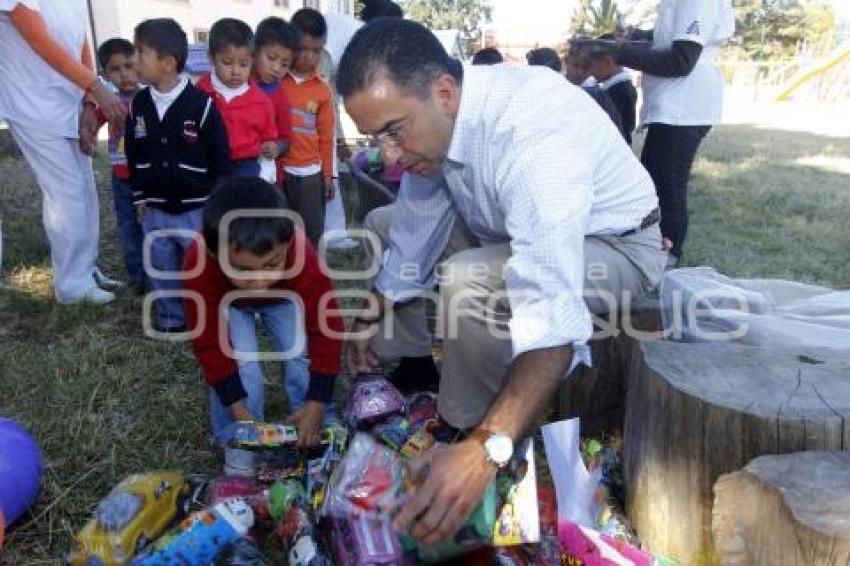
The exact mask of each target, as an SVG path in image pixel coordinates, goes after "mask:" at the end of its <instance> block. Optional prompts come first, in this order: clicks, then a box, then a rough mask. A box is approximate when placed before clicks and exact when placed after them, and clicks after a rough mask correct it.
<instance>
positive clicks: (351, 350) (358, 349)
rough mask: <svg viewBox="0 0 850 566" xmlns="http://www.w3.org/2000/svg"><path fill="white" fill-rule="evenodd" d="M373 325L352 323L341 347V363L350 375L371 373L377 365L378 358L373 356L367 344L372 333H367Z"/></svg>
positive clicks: (373, 353) (372, 351)
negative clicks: (342, 362)
mask: <svg viewBox="0 0 850 566" xmlns="http://www.w3.org/2000/svg"><path fill="white" fill-rule="evenodd" d="M375 324H377V323H373V324H369V323H366V322H358V321H356V320H355V321H354V323H353V324H352V325H351V331H350V332H349V335H348V338H346V340H345V344H344V345H343V348H342V351H343V361H344V363H345V369H346V370H347V371H348V373H350V374H351V375H357V374H358V373H371V372H373V371H375V369H376V368H377V367H378V365H379V360H378V356H377V355H376V354H375V352H374V350H372V347H371V346H370V345H369V342H370V340H371V338H372V336H374V333H371V332H368V331H369V329H371V328H374V327H375Z"/></svg>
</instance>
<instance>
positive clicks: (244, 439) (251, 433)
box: [230, 421, 298, 450]
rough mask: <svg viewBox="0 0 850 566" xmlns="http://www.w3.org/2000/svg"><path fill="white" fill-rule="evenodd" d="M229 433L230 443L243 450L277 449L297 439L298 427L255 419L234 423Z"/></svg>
mask: <svg viewBox="0 0 850 566" xmlns="http://www.w3.org/2000/svg"><path fill="white" fill-rule="evenodd" d="M231 435H232V436H231V439H230V444H231V445H233V446H234V447H236V448H242V449H244V450H263V449H277V448H281V447H283V446H292V445H294V444H295V443H296V442H297V441H298V429H296V428H295V427H294V426H288V425H281V424H273V423H261V422H256V421H239V422H237V423H235V425H234V426H233V429H232V432H231Z"/></svg>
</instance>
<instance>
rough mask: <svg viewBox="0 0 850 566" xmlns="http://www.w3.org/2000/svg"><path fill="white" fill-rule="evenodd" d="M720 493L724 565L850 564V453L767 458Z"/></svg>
mask: <svg viewBox="0 0 850 566" xmlns="http://www.w3.org/2000/svg"><path fill="white" fill-rule="evenodd" d="M714 493H715V501H714V520H713V532H714V537H715V547H716V549H717V555H718V558H719V561H720V563H721V564H723V565H724V566H746V565H749V564H771V565H775V566H786V565H787V566H837V565H839V564H840V565H847V564H850V452H797V453H794V454H784V455H779V456H761V457H759V458H756V459H755V460H753V461H752V462H750V463H749V464H748V465H747V467H746V468H744V469H743V470H740V471H737V472H733V473H731V474H727V475H724V476H721V478H720V479H719V480H718V482H717V484H716V485H715V486H714Z"/></svg>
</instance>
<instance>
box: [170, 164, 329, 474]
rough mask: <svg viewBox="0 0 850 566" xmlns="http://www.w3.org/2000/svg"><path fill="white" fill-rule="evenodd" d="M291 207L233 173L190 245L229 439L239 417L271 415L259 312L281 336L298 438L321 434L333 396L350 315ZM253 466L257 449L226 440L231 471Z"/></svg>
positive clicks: (223, 433)
mask: <svg viewBox="0 0 850 566" xmlns="http://www.w3.org/2000/svg"><path fill="white" fill-rule="evenodd" d="M243 211H244V215H242V214H240V213H241V212H243ZM257 211H260V212H259V213H258V212H257ZM266 211H268V212H266ZM252 212H253V215H252ZM268 213H271V214H273V215H274V216H269V215H268ZM278 213H282V214H283V215H284V216H281V215H278ZM286 213H287V210H286V203H285V201H284V198H283V196H282V195H281V194H280V192H279V191H278V190H277V189H275V188H274V186H273V185H270V184H269V183H267V182H265V181H263V180H262V179H258V178H241V179H240V178H230V179H228V180H226V181H225V182H223V183H222V184H221V185H220V186H219V187H218V188H217V189H216V190H215V191H214V192H213V193H212V194H211V195H210V197H209V199H208V200H207V203H206V207H205V208H204V227H203V241H201V242H196V243H195V244H194V245H193V246H192V247H191V248H190V249H189V250H188V252H187V253H186V260H185V262H184V270H185V272H188V273H190V274H192V275H193V276H192V277H190V278H188V279H187V280H186V281H184V287H185V289H186V290H187V291H188V292H189V293H190V295H194V296H188V298H187V299H186V317H187V322H188V324H189V327H190V328H192V329H193V331H192V332H193V335H194V336H195V337H194V339H193V341H192V349H193V351H194V353H195V357H196V358H197V360H198V363H199V364H200V365H201V368H202V370H203V374H204V378H205V380H206V382H207V383H208V384H209V385H210V388H211V391H210V406H211V417H212V427H213V435H214V436H215V438H216V440H218V441H219V442H222V443H224V442H226V441H227V438H228V433H229V429H230V425H231V424H232V423H233V422H234V421H237V420H254V419H256V420H262V419H263V374H262V371H261V370H260V366H259V364H258V360H260V359H269V356H270V355H269V354H265V355H264V356H262V357H261V355H260V354H258V347H257V337H256V331H255V319H256V318H259V319H260V320H262V321H263V322H264V323H265V325H266V328H267V329H268V331H269V335H270V337H271V340H272V343H273V344H274V347H275V352H274V353H272V354H271V356H272V357H271V359H275V360H282V362H283V369H284V373H285V377H284V387H285V389H286V391H287V396H288V397H289V404H290V408H291V409H292V410H293V414H292V415H291V416H290V417H289V419H288V421H289V422H290V423H292V424H295V425H296V426H298V430H299V444H301V445H312V444H316V443H318V441H319V436H320V428H321V426H322V424H323V422H324V420H325V418H326V407H327V405H328V404H329V403H331V402H332V399H333V389H334V383H335V378H336V376H337V375H338V374H339V369H340V354H341V350H342V335H343V332H344V326H343V321H342V318H341V317H340V316H339V311H338V307H337V302H336V299H335V298H334V287H333V285H332V284H331V281H330V280H329V279H328V277H327V276H326V275H325V274H324V272H323V271H322V267H321V266H320V264H319V259H318V257H317V255H316V252H315V250H314V249H313V246H312V245H311V244H310V242H309V241H307V239H306V238H305V237H304V234H303V232H301V231H300V230H296V229H295V228H294V224H293V222H292V219H291V218H289V217H286V216H285V215H286ZM234 214H235V216H234ZM222 229H224V230H226V231H224V232H222ZM305 330H306V333H305ZM305 334H306V341H305V339H304V337H305ZM305 342H306V344H305ZM308 358H309V363H308V361H307V360H308ZM330 412H331V411H327V413H328V414H329V413H330ZM252 471H253V457H252V455H251V453H250V452H245V451H242V450H235V449H229V448H225V473H228V474H242V475H248V474H250V473H251V472H252Z"/></svg>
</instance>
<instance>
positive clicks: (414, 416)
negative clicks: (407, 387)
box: [407, 393, 437, 431]
mask: <svg viewBox="0 0 850 566" xmlns="http://www.w3.org/2000/svg"><path fill="white" fill-rule="evenodd" d="M407 406H408V417H407V420H408V421H410V430H412V431H416V430H419V429H420V428H423V427H425V426H427V425H428V424H429V423H430V422H431V421H435V420H436V419H437V396H436V395H434V394H433V393H414V394H413V395H411V396H410V397H408V400H407Z"/></svg>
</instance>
